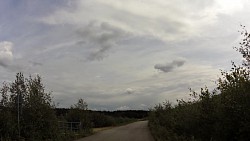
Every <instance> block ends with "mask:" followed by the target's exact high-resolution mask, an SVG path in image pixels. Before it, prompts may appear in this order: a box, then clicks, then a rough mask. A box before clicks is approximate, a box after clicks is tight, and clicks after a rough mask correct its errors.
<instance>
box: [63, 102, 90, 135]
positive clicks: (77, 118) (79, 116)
mask: <svg viewBox="0 0 250 141" xmlns="http://www.w3.org/2000/svg"><path fill="white" fill-rule="evenodd" d="M67 121H69V122H81V128H82V129H83V132H86V133H90V132H92V124H91V120H90V117H89V111H88V105H87V103H86V102H85V101H84V99H79V100H78V102H77V103H76V104H74V105H73V106H71V108H70V111H69V113H68V115H67Z"/></svg>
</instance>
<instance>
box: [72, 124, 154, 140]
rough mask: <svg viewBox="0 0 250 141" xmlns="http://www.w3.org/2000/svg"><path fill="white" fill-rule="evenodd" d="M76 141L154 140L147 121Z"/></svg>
mask: <svg viewBox="0 0 250 141" xmlns="http://www.w3.org/2000/svg"><path fill="white" fill-rule="evenodd" d="M77 141H154V139H153V137H152V136H151V134H150V131H149V129H148V121H138V122H134V123H131V124H128V125H124V126H120V127H115V128H112V129H108V130H104V131H101V132H98V133H96V134H94V135H92V136H89V137H85V138H82V139H79V140H77Z"/></svg>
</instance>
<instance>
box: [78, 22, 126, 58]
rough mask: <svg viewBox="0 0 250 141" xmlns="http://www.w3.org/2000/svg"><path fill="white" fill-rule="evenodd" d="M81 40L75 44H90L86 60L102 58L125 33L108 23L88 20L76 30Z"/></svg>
mask: <svg viewBox="0 0 250 141" xmlns="http://www.w3.org/2000/svg"><path fill="white" fill-rule="evenodd" d="M77 33H78V35H79V36H80V38H81V40H80V41H79V42H77V45H83V44H87V45H88V46H90V47H91V48H90V55H89V56H88V57H87V59H88V60H90V61H94V60H102V59H103V58H104V57H106V56H107V52H108V51H109V50H110V49H111V48H112V47H113V46H115V45H116V44H117V43H118V42H119V41H120V40H121V39H122V38H124V37H126V35H127V33H126V32H124V31H123V30H121V29H119V28H116V27H114V26H112V25H110V24H108V23H97V22H94V21H93V22H90V23H89V24H88V25H87V26H85V27H84V28H83V29H81V30H78V31H77Z"/></svg>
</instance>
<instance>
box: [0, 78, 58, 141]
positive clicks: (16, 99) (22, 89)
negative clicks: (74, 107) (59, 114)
mask: <svg viewBox="0 0 250 141" xmlns="http://www.w3.org/2000/svg"><path fill="white" fill-rule="evenodd" d="M1 94H2V99H1V102H0V104H1V105H0V106H1V107H2V109H1V110H3V111H5V112H1V116H0V118H1V119H0V127H1V128H0V129H1V130H0V135H1V137H2V138H5V139H11V140H15V139H18V138H19V129H20V136H21V138H25V139H26V140H37V141H39V140H55V139H57V138H58V137H59V135H58V129H57V128H58V125H57V118H56V116H55V113H54V110H53V108H54V106H53V105H52V101H51V94H50V93H46V92H45V91H44V86H43V84H42V83H41V77H40V76H36V77H35V78H32V77H29V78H27V79H25V78H24V76H23V74H22V73H17V75H16V80H15V81H14V82H12V83H10V84H6V83H4V85H3V87H2V89H1ZM18 115H19V121H20V122H19V125H18ZM19 127H20V128H19Z"/></svg>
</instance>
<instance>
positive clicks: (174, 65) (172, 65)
mask: <svg viewBox="0 0 250 141" xmlns="http://www.w3.org/2000/svg"><path fill="white" fill-rule="evenodd" d="M184 63H185V61H184V60H173V61H172V62H171V63H167V64H156V65H155V66H154V68H155V69H158V70H160V71H163V72H166V73H167V72H171V71H173V70H174V69H175V68H177V67H181V66H183V65H184Z"/></svg>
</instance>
